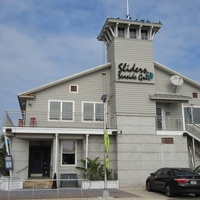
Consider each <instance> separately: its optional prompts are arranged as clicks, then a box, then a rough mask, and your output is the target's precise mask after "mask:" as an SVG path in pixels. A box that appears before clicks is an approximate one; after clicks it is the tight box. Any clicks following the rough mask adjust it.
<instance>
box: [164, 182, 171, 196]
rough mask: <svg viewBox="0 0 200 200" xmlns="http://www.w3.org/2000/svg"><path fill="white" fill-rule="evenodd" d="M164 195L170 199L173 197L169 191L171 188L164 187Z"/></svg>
mask: <svg viewBox="0 0 200 200" xmlns="http://www.w3.org/2000/svg"><path fill="white" fill-rule="evenodd" d="M165 194H166V196H168V197H172V196H173V193H172V191H171V187H170V186H169V185H166V187H165Z"/></svg>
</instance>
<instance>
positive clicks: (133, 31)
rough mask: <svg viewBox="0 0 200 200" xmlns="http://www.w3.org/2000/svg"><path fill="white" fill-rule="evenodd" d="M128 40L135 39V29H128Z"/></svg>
mask: <svg viewBox="0 0 200 200" xmlns="http://www.w3.org/2000/svg"><path fill="white" fill-rule="evenodd" d="M130 38H134V39H136V29H133V28H130Z"/></svg>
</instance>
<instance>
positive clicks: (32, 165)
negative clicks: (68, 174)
mask: <svg viewBox="0 0 200 200" xmlns="http://www.w3.org/2000/svg"><path fill="white" fill-rule="evenodd" d="M50 149H51V148H50V147H38V146H37V147H36V146H32V147H30V151H29V177H49V175H50Z"/></svg>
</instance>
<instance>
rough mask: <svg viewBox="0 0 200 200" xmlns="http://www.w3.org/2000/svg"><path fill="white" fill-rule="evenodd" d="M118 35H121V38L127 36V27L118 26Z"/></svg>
mask: <svg viewBox="0 0 200 200" xmlns="http://www.w3.org/2000/svg"><path fill="white" fill-rule="evenodd" d="M118 37H120V38H124V37H125V29H124V28H121V27H119V28H118Z"/></svg>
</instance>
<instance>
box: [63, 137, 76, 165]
mask: <svg viewBox="0 0 200 200" xmlns="http://www.w3.org/2000/svg"><path fill="white" fill-rule="evenodd" d="M64 141H73V142H75V163H74V164H66V165H65V164H62V155H63V152H62V151H63V142H64ZM60 147H61V149H60V152H61V153H60V166H61V167H74V166H76V165H77V140H71V139H63V140H61V145H60Z"/></svg>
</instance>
